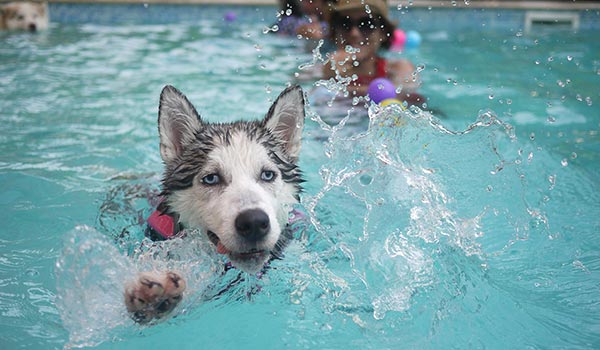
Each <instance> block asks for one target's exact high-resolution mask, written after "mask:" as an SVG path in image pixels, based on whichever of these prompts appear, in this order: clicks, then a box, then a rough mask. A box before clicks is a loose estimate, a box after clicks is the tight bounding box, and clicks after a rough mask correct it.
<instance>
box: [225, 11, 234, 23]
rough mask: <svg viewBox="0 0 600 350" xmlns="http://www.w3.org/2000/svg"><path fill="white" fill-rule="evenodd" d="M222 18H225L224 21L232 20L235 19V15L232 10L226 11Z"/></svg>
mask: <svg viewBox="0 0 600 350" xmlns="http://www.w3.org/2000/svg"><path fill="white" fill-rule="evenodd" d="M223 19H224V20H225V22H233V21H235V20H236V19H237V15H236V14H235V12H233V11H228V12H227V13H225V15H224V16H223Z"/></svg>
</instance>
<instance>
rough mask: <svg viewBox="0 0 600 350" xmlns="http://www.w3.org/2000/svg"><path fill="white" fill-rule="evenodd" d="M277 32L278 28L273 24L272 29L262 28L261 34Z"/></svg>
mask: <svg viewBox="0 0 600 350" xmlns="http://www.w3.org/2000/svg"><path fill="white" fill-rule="evenodd" d="M278 30H279V26H278V25H277V24H274V25H273V26H272V27H266V26H265V27H264V28H263V31H262V32H263V34H268V33H269V32H277V31H278Z"/></svg>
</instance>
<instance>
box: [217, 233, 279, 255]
mask: <svg viewBox="0 0 600 350" xmlns="http://www.w3.org/2000/svg"><path fill="white" fill-rule="evenodd" d="M206 234H207V235H208V239H209V240H210V241H211V242H212V243H213V244H214V245H215V247H217V253H219V254H223V255H227V256H229V258H230V259H232V260H242V261H250V260H263V259H264V258H265V256H266V255H268V254H269V251H267V250H264V249H256V248H252V249H250V250H248V251H245V252H235V251H232V250H230V249H229V248H227V247H226V246H225V245H224V244H223V243H221V240H220V239H219V236H217V234H216V233H214V232H212V231H207V232H206Z"/></svg>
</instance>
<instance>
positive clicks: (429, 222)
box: [304, 104, 555, 324]
mask: <svg viewBox="0 0 600 350" xmlns="http://www.w3.org/2000/svg"><path fill="white" fill-rule="evenodd" d="M349 117H350V115H349V114H348V115H347V116H346V117H345V118H342V119H341V120H339V124H338V125H334V126H331V125H329V124H328V123H327V122H325V121H323V120H322V119H320V118H319V116H318V115H317V116H315V117H313V120H316V121H317V122H318V123H319V125H320V126H321V129H322V130H324V131H325V132H326V133H327V134H328V135H329V137H328V141H327V142H326V144H325V150H324V152H325V155H326V156H327V158H328V161H327V162H326V163H325V164H324V165H322V166H321V168H320V174H321V178H322V180H323V186H322V187H321V189H320V190H318V191H317V192H316V193H315V194H313V195H311V196H307V197H305V199H304V205H305V207H306V209H307V211H308V212H309V213H310V216H311V220H312V224H313V225H314V229H315V231H316V232H315V235H317V236H318V237H320V240H319V244H321V245H323V244H324V245H326V246H328V249H325V250H324V253H321V254H319V258H320V259H321V260H323V261H332V260H343V261H348V265H349V266H350V269H340V270H336V265H335V264H333V265H331V264H329V265H327V268H328V269H332V270H329V271H330V274H332V275H335V276H336V278H337V279H338V282H337V283H336V288H333V290H336V291H337V292H336V293H334V295H332V298H331V300H330V302H331V304H329V305H328V306H326V307H327V308H333V309H336V310H338V311H339V310H342V311H341V312H344V313H349V314H351V315H352V317H355V316H356V317H359V318H360V319H361V322H359V323H361V324H362V323H364V322H365V318H364V317H360V316H359V315H360V313H358V314H357V313H355V312H349V311H348V310H359V309H361V307H359V306H358V305H371V308H370V309H369V310H370V311H369V312H370V313H371V315H372V318H373V319H382V318H384V317H386V314H387V313H389V312H401V313H407V312H408V313H410V312H411V305H412V303H413V299H414V296H415V295H416V294H419V293H420V292H422V291H424V290H430V289H434V290H437V293H439V296H438V297H439V298H445V296H444V295H445V294H446V293H449V292H448V291H449V290H455V289H456V290H460V289H461V287H460V286H454V285H452V286H451V287H448V286H447V285H445V284H447V283H450V284H452V282H448V281H447V280H446V279H447V278H448V277H447V276H453V275H455V274H457V273H463V272H458V271H460V270H466V271H473V274H474V276H479V277H473V278H483V276H484V275H485V273H486V266H487V265H486V264H487V260H488V258H489V256H490V254H496V253H498V252H499V251H501V250H502V249H503V246H501V247H498V246H497V245H495V244H494V245H490V244H487V243H488V242H490V241H498V240H500V241H502V242H504V243H505V245H506V244H510V242H514V241H515V240H518V239H523V238H526V237H527V235H528V234H529V231H530V230H536V232H545V231H547V230H548V223H547V218H546V215H545V212H544V209H543V204H542V205H541V206H536V205H539V204H541V203H542V200H541V198H540V197H542V195H540V194H539V192H538V188H533V186H532V185H531V184H528V183H525V182H523V179H526V178H529V177H530V174H529V173H528V171H527V169H526V167H527V164H524V162H523V159H522V158H523V154H524V153H523V150H522V148H519V143H518V142H517V138H516V136H515V133H514V129H513V127H512V126H511V125H509V124H506V123H503V122H502V121H501V120H499V119H498V118H497V117H496V116H495V114H494V113H493V112H491V111H488V110H485V111H482V112H481V113H480V115H479V117H478V119H477V120H476V121H475V122H474V123H473V124H471V125H469V126H468V127H467V128H466V129H465V130H462V131H451V130H449V129H447V128H445V127H444V126H443V125H442V124H440V123H439V121H438V120H437V119H436V118H434V117H433V116H432V115H430V114H429V113H427V112H424V111H421V110H420V109H418V108H412V109H411V110H408V111H403V110H402V109H401V108H400V106H393V105H391V106H388V107H386V108H383V109H382V108H380V107H379V106H376V105H374V104H372V105H371V106H370V108H369V110H368V118H369V128H368V130H367V131H360V130H355V132H354V133H349V132H347V131H346V132H345V133H341V132H340V131H341V130H343V129H344V128H347V127H348V126H347V125H346V122H347V121H348V118H349ZM531 152H532V151H531ZM548 179H549V180H548V181H550V182H551V186H550V188H546V189H542V192H546V191H548V190H552V186H553V184H554V180H555V178H554V177H549V178H548ZM540 183H541V182H536V184H540ZM529 186H532V188H529ZM515 195H516V196H517V198H518V197H521V200H516V201H515V200H514V198H515ZM534 198H535V200H534ZM361 218H362V219H361ZM532 222H535V223H536V224H532ZM504 227H506V228H507V229H506V230H503V229H502V228H504ZM498 228H500V230H498ZM491 232H494V235H496V236H493V237H487V236H486V235H490V234H491ZM498 232H503V235H504V237H497V234H498ZM324 242H326V243H324ZM505 245H504V246H505ZM457 262H458V263H460V264H467V265H468V266H463V267H462V268H461V269H459V270H456V268H455V264H457ZM320 274H321V275H322V272H320ZM441 276H445V277H441ZM460 280H461V279H458V278H457V279H456V280H455V281H460ZM450 281H452V277H450ZM460 283H464V282H460ZM440 288H441V289H440ZM349 305H354V306H352V307H351V306H349ZM362 310H363V311H364V307H363V308H362ZM367 320H368V319H367Z"/></svg>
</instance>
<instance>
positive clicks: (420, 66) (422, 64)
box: [417, 63, 425, 72]
mask: <svg viewBox="0 0 600 350" xmlns="http://www.w3.org/2000/svg"><path fill="white" fill-rule="evenodd" d="M424 70H425V64H424V63H421V64H418V65H417V72H422V71H424Z"/></svg>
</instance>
